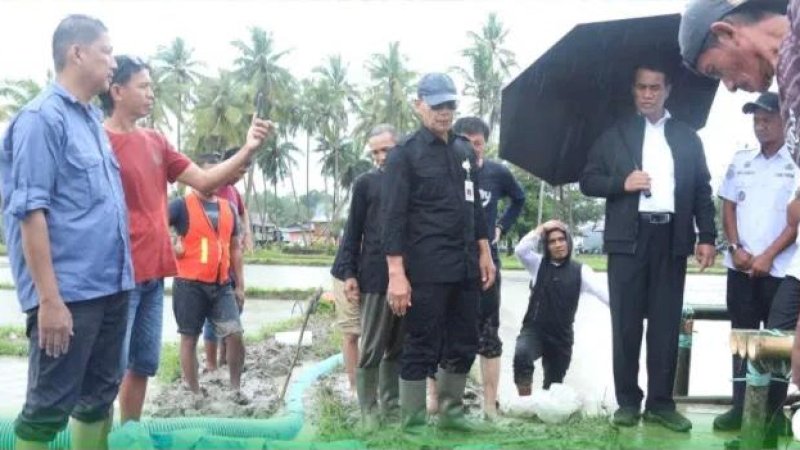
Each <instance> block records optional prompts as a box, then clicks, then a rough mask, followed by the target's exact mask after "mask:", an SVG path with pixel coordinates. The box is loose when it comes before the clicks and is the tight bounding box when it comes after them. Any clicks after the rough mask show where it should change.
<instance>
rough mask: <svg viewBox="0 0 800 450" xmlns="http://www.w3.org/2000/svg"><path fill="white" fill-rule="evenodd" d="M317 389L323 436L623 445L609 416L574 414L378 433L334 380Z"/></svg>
mask: <svg viewBox="0 0 800 450" xmlns="http://www.w3.org/2000/svg"><path fill="white" fill-rule="evenodd" d="M318 386H319V387H318V388H317V389H316V392H315V394H314V395H315V398H314V400H315V405H316V406H317V409H316V411H317V414H316V417H315V419H314V420H315V423H314V426H315V430H316V432H317V436H316V439H318V440H321V441H327V442H331V441H342V440H358V441H361V442H363V443H364V444H365V445H366V447H367V448H392V449H419V448H429V449H439V448H476V449H477V448H502V449H619V448H622V444H621V442H620V441H621V440H620V438H619V434H618V432H617V431H616V430H615V429H613V428H612V427H611V425H610V424H609V423H608V419H607V418H605V417H591V418H574V419H572V420H570V421H568V422H567V423H565V424H561V425H545V424H544V423H542V422H540V421H537V420H521V419H511V418H504V419H503V420H501V421H500V422H498V423H497V424H496V426H495V427H494V428H493V429H491V430H490V431H488V432H485V433H480V434H473V435H468V434H462V433H455V432H446V431H439V430H437V429H436V428H435V427H433V426H432V427H430V429H429V432H428V433H427V434H426V435H423V436H419V437H416V436H415V437H409V436H406V435H405V434H403V433H402V432H401V431H400V430H399V428H398V427H397V426H384V427H382V428H381V430H380V432H378V433H364V432H363V431H362V430H361V427H360V426H359V413H358V411H357V407H356V406H354V405H346V404H344V403H342V401H341V399H340V397H339V394H337V393H336V392H335V391H334V390H333V388H332V387H331V385H330V384H329V383H321V384H319V385H318Z"/></svg>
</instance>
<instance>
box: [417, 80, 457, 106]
mask: <svg viewBox="0 0 800 450" xmlns="http://www.w3.org/2000/svg"><path fill="white" fill-rule="evenodd" d="M417 97H419V98H421V99H422V101H424V102H425V103H427V104H429V105H430V106H436V105H441V104H442V103H445V102H454V101H456V100H457V99H458V92H457V91H456V85H455V83H453V80H452V79H451V78H450V77H449V76H447V75H446V74H444V73H437V72H434V73H427V74H425V75H423V76H422V78H420V80H419V84H418V85H417Z"/></svg>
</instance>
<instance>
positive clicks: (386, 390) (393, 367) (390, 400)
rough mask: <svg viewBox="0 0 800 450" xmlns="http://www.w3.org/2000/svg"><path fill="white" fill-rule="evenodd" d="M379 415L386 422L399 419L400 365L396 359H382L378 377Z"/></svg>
mask: <svg viewBox="0 0 800 450" xmlns="http://www.w3.org/2000/svg"><path fill="white" fill-rule="evenodd" d="M378 380H379V381H378V395H379V397H380V407H381V417H383V419H384V420H385V421H386V422H398V421H399V420H400V365H399V364H398V363H397V361H389V360H382V361H381V365H380V376H379V377H378Z"/></svg>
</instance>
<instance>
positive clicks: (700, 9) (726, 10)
mask: <svg viewBox="0 0 800 450" xmlns="http://www.w3.org/2000/svg"><path fill="white" fill-rule="evenodd" d="M756 3H758V4H763V6H764V9H767V10H774V11H780V12H782V13H785V12H786V5H787V0H690V2H689V5H688V6H687V7H686V11H685V12H684V13H683V16H681V25H680V29H679V30H678V43H679V44H680V47H681V57H682V58H683V62H684V64H686V65H687V66H689V67H690V68H691V69H696V67H697V60H698V59H699V58H700V53H702V51H703V50H704V49H705V47H706V42H707V41H708V37H709V35H710V34H711V24H713V23H714V22H719V21H720V20H722V18H724V17H725V16H727V15H730V14H731V13H734V12H736V10H738V9H740V8H742V7H743V6H744V5H748V4H756Z"/></svg>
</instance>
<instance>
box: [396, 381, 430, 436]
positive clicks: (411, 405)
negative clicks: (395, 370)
mask: <svg viewBox="0 0 800 450" xmlns="http://www.w3.org/2000/svg"><path fill="white" fill-rule="evenodd" d="M425 383H426V381H425V380H424V379H423V380H404V379H402V378H401V379H400V383H399V385H400V413H401V417H402V428H403V431H404V432H406V433H409V434H421V433H422V432H424V431H425V425H427V422H428V421H427V417H426V414H425V391H426V390H427V389H426V386H425Z"/></svg>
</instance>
